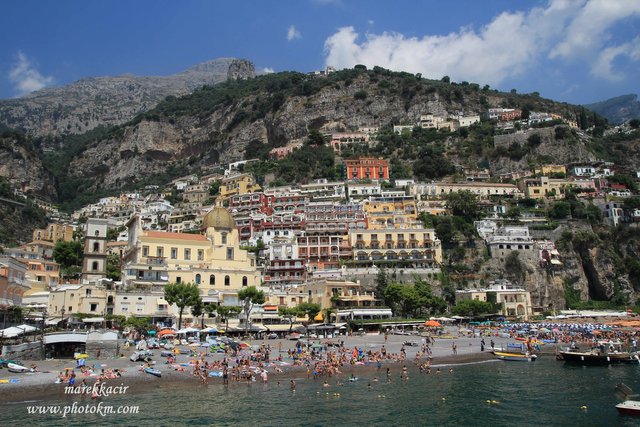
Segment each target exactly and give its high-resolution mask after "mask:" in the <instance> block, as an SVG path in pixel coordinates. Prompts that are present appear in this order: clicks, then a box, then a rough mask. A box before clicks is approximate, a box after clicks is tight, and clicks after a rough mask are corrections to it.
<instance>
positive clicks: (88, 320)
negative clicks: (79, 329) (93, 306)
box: [82, 317, 104, 323]
mask: <svg viewBox="0 0 640 427" xmlns="http://www.w3.org/2000/svg"><path fill="white" fill-rule="evenodd" d="M82 321H83V322H84V323H102V322H104V317H87V318H84V319H82Z"/></svg>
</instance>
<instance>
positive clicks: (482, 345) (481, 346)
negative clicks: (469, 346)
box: [480, 338, 484, 351]
mask: <svg viewBox="0 0 640 427" xmlns="http://www.w3.org/2000/svg"><path fill="white" fill-rule="evenodd" d="M480 351H484V338H482V339H481V340H480Z"/></svg>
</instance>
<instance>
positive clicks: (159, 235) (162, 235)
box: [145, 231, 207, 242]
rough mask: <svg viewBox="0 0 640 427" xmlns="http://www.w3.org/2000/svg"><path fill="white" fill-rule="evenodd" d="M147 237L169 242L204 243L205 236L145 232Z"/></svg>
mask: <svg viewBox="0 0 640 427" xmlns="http://www.w3.org/2000/svg"><path fill="white" fill-rule="evenodd" d="M145 235H146V236H147V237H152V238H155V239H169V240H191V241H200V242H206V241H207V238H206V236H203V235H201V234H189V233H168V232H165V231H147V232H146V233H145Z"/></svg>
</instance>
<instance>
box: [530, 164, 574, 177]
mask: <svg viewBox="0 0 640 427" xmlns="http://www.w3.org/2000/svg"><path fill="white" fill-rule="evenodd" d="M535 173H536V175H551V174H552V173H561V174H564V175H565V176H566V175H567V167H566V166H565V165H544V166H542V167H541V168H540V169H536V170H535Z"/></svg>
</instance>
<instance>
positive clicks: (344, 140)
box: [329, 132, 371, 153]
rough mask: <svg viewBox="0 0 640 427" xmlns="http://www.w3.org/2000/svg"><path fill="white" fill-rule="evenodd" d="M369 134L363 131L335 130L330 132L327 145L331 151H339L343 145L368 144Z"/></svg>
mask: <svg viewBox="0 0 640 427" xmlns="http://www.w3.org/2000/svg"><path fill="white" fill-rule="evenodd" d="M370 137H371V136H370V134H368V133H364V132H348V133H346V132H336V133H332V134H331V140H330V141H329V145H331V148H333V151H335V152H337V153H340V152H341V151H342V148H343V147H344V146H350V145H357V144H362V145H369V140H370Z"/></svg>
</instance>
